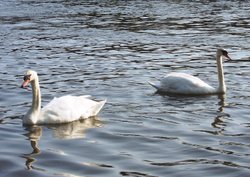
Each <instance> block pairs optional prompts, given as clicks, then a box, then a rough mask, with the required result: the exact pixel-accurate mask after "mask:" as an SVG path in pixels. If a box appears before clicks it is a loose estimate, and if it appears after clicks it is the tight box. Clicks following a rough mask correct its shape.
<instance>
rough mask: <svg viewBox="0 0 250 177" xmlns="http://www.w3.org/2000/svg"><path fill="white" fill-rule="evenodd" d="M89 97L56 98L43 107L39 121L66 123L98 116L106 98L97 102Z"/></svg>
mask: <svg viewBox="0 0 250 177" xmlns="http://www.w3.org/2000/svg"><path fill="white" fill-rule="evenodd" d="M89 97H90V96H89V95H83V96H71V95H67V96H63V97H60V98H54V99H53V100H52V101H51V102H50V103H48V104H47V105H46V106H45V107H44V108H43V109H42V112H41V115H40V118H39V122H38V123H45V124H46V123H65V122H72V121H75V120H78V119H81V118H88V117H92V116H96V115H97V114H98V113H99V111H100V110H101V109H102V107H103V106H104V104H105V102H106V100H104V101H100V102H97V101H94V100H91V99H90V98H89Z"/></svg>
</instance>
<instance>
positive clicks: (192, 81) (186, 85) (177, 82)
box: [149, 49, 231, 95]
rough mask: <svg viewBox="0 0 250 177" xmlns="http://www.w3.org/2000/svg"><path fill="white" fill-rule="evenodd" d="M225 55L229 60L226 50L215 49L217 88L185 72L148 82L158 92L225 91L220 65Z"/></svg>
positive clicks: (212, 92)
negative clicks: (156, 81) (157, 82)
mask: <svg viewBox="0 0 250 177" xmlns="http://www.w3.org/2000/svg"><path fill="white" fill-rule="evenodd" d="M223 56H224V57H226V58H227V59H229V60H231V58H230V57H229V56H228V52H227V51H226V50H224V49H217V52H216V62H217V70H218V80H219V86H218V88H214V87H212V86H210V85H208V84H207V83H205V82H204V81H202V80H200V79H199V78H198V77H194V76H192V75H189V74H185V73H170V74H167V75H166V76H165V77H164V78H163V79H162V80H161V81H160V83H159V84H158V85H157V84H154V83H150V82H149V84H150V85H152V86H153V87H155V88H156V89H157V91H158V92H164V93H169V94H184V95H206V94H220V93H225V92H226V84H225V80H224V72H223V65H222V57H223Z"/></svg>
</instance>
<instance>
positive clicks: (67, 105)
mask: <svg viewBox="0 0 250 177" xmlns="http://www.w3.org/2000/svg"><path fill="white" fill-rule="evenodd" d="M23 80H24V81H23V84H22V86H21V87H22V88H24V87H27V85H28V84H29V83H31V86H32V92H33V99H32V106H31V108H30V110H29V111H28V112H27V113H26V115H25V116H24V118H23V123H24V124H55V123H66V122H72V121H75V120H78V119H83V118H88V117H91V116H96V115H97V114H98V113H99V111H100V110H101V109H102V107H103V106H104V104H105V102H106V100H104V101H100V102H97V101H93V100H91V99H90V98H89V97H90V96H88V95H83V96H71V95H66V96H62V97H60V98H54V99H53V100H52V101H51V102H50V103H48V104H47V105H46V106H45V107H43V109H41V92H40V86H39V79H38V75H37V73H36V72H35V71H32V70H29V71H27V73H26V75H25V76H24V78H23Z"/></svg>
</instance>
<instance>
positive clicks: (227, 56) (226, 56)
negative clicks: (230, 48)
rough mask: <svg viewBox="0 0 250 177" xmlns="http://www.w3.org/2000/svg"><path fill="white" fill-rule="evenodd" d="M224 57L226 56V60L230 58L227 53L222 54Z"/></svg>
mask: <svg viewBox="0 0 250 177" xmlns="http://www.w3.org/2000/svg"><path fill="white" fill-rule="evenodd" d="M223 56H224V57H226V58H227V59H228V60H232V59H231V58H230V57H229V56H228V54H225V55H223Z"/></svg>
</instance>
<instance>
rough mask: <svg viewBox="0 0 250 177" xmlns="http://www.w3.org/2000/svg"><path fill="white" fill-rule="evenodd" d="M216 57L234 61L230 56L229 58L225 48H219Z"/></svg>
mask: <svg viewBox="0 0 250 177" xmlns="http://www.w3.org/2000/svg"><path fill="white" fill-rule="evenodd" d="M216 55H217V56H218V58H220V57H221V56H224V57H225V58H227V59H228V60H232V59H231V58H230V57H229V56H228V52H227V51H226V50H225V49H223V48H219V49H217V52H216Z"/></svg>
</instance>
